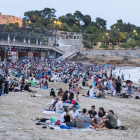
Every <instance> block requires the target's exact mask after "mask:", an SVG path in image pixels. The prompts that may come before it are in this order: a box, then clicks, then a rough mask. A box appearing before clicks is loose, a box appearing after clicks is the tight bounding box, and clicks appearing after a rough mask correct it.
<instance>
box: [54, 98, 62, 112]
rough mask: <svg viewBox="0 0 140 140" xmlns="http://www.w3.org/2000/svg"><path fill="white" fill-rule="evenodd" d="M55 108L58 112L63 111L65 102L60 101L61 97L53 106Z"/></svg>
mask: <svg viewBox="0 0 140 140" xmlns="http://www.w3.org/2000/svg"><path fill="white" fill-rule="evenodd" d="M53 110H55V111H56V113H62V112H63V110H64V109H63V104H62V101H60V99H59V98H57V99H56V104H55V106H54V108H53Z"/></svg>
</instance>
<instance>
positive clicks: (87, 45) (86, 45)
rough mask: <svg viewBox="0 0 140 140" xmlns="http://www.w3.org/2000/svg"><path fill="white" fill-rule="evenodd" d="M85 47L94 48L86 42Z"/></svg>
mask: <svg viewBox="0 0 140 140" xmlns="http://www.w3.org/2000/svg"><path fill="white" fill-rule="evenodd" d="M84 48H87V49H93V47H92V46H91V45H89V44H85V45H84Z"/></svg>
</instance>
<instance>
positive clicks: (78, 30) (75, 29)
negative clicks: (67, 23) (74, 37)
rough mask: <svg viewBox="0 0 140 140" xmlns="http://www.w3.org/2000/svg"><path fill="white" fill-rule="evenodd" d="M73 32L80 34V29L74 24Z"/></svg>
mask: <svg viewBox="0 0 140 140" xmlns="http://www.w3.org/2000/svg"><path fill="white" fill-rule="evenodd" d="M72 31H73V32H80V28H79V27H78V26H77V25H76V24H73V26H72Z"/></svg>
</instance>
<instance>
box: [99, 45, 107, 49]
mask: <svg viewBox="0 0 140 140" xmlns="http://www.w3.org/2000/svg"><path fill="white" fill-rule="evenodd" d="M100 48H104V49H108V48H109V46H108V45H106V44H102V45H101V46H100Z"/></svg>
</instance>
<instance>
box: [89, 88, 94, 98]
mask: <svg viewBox="0 0 140 140" xmlns="http://www.w3.org/2000/svg"><path fill="white" fill-rule="evenodd" d="M93 94H94V91H93V87H92V86H90V89H89V97H93Z"/></svg>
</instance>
